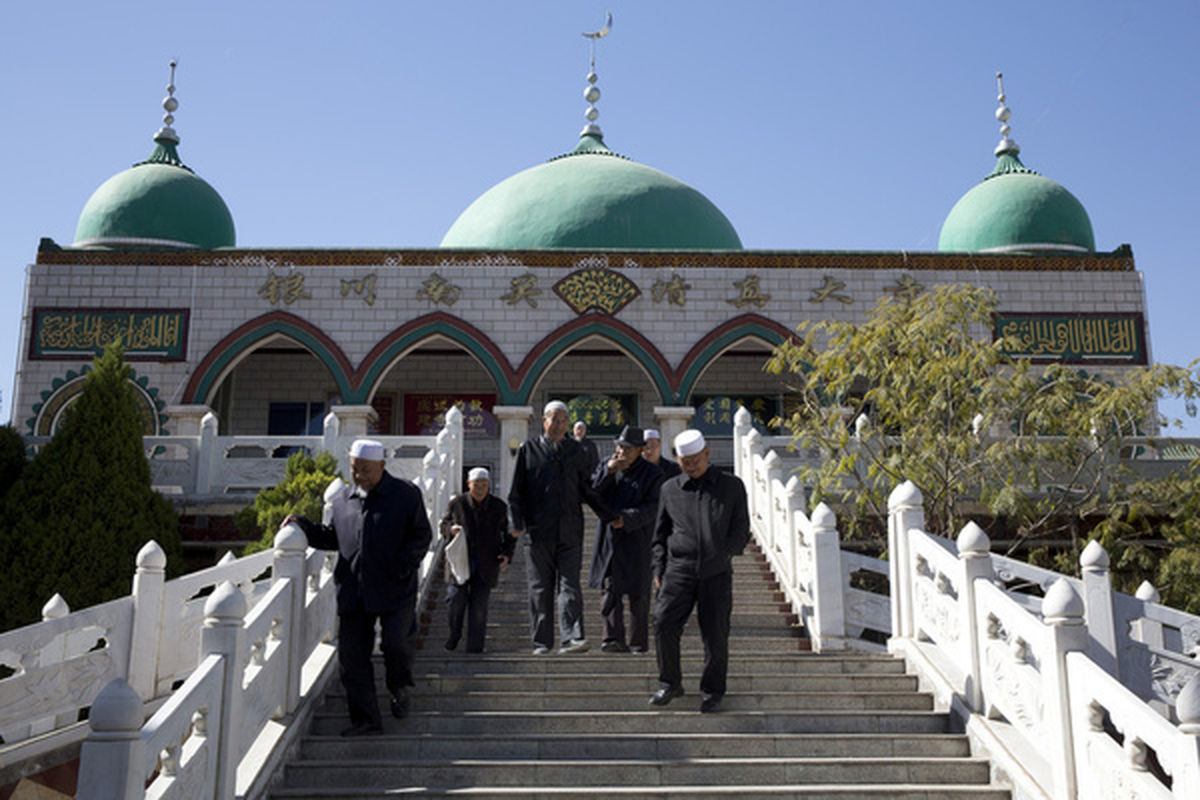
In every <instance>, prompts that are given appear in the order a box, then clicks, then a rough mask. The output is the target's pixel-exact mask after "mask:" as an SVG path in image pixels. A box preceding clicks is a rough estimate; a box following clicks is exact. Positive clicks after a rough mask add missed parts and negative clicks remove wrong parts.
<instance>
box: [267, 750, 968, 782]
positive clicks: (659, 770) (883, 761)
mask: <svg viewBox="0 0 1200 800" xmlns="http://www.w3.org/2000/svg"><path fill="white" fill-rule="evenodd" d="M600 770H603V771H602V772H600V774H599V775H597V774H596V773H597V772H599V771H600ZM989 771H990V770H989V766H988V763H987V761H985V760H982V759H973V758H915V757H906V758H858V759H846V758H761V757H758V758H694V759H658V760H654V761H648V760H642V759H627V760H606V761H603V762H600V763H597V762H595V761H591V760H581V761H568V760H554V761H547V760H540V759H530V760H515V759H514V760H506V761H489V760H482V759H479V760H465V759H464V760H454V761H445V760H430V761H416V760H412V761H395V760H368V759H363V758H356V759H355V760H354V762H353V763H352V764H347V763H346V762H345V761H341V760H332V761H320V760H315V759H307V760H305V761H302V762H298V763H295V764H291V765H289V766H288V767H287V768H286V770H285V781H286V783H288V784H289V785H292V786H306V787H317V786H325V787H328V786H381V787H397V786H432V787H444V788H447V789H448V788H453V787H459V786H479V785H486V786H530V785H533V786H538V787H545V786H567V787H574V786H576V785H578V784H579V783H580V778H581V776H585V775H589V774H591V775H594V776H595V777H596V778H600V779H602V780H603V781H604V782H605V784H607V785H609V786H659V785H664V784H665V785H672V784H675V785H677V784H680V783H694V784H700V785H705V784H714V783H718V782H720V783H726V784H729V783H733V784H745V783H766V784H804V783H838V784H855V783H901V784H903V783H947V782H949V783H959V784H963V783H968V784H972V783H973V784H986V783H987V782H988V779H989Z"/></svg>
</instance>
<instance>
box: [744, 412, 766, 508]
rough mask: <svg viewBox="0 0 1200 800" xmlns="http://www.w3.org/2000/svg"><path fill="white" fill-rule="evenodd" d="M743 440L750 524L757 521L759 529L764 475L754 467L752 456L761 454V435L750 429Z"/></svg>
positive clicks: (762, 448)
mask: <svg viewBox="0 0 1200 800" xmlns="http://www.w3.org/2000/svg"><path fill="white" fill-rule="evenodd" d="M744 441H745V443H746V444H745V448H746V452H745V459H746V477H745V479H744V482H745V484H746V501H747V503H748V505H749V511H750V523H751V524H752V525H754V524H755V523H758V525H757V527H758V528H759V529H760V530H761V528H762V524H761V520H762V517H763V505H764V503H765V501H764V499H763V494H764V492H763V488H764V482H763V479H764V477H765V475H764V474H763V473H761V472H759V470H757V469H755V458H754V457H755V456H761V455H762V452H763V450H764V449H765V448H764V446H763V443H762V436H761V435H760V434H759V432H758V431H756V430H751V431H750V432H749V433H747V434H746V438H745V439H744Z"/></svg>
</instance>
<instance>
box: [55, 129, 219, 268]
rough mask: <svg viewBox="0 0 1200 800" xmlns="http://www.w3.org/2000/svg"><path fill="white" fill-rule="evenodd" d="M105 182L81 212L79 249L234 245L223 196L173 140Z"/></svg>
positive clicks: (77, 232)
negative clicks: (181, 154)
mask: <svg viewBox="0 0 1200 800" xmlns="http://www.w3.org/2000/svg"><path fill="white" fill-rule="evenodd" d="M156 141H157V142H158V147H157V148H155V151H154V154H153V155H152V156H151V157H150V158H149V159H148V160H146V161H143V162H142V163H140V164H136V165H134V166H133V167H131V168H130V169H127V170H125V171H124V172H119V173H117V174H116V175H114V176H112V177H111V178H109V179H108V180H107V181H105V182H104V183H102V184H101V185H100V188H99V189H97V190H96V191H95V192H94V193H93V194H92V196H91V197H90V198H89V199H88V201H87V204H86V205H85V206H84V207H83V212H82V213H81V214H80V215H79V224H78V225H77V226H76V228H75V246H76V247H199V248H204V249H210V248H214V247H233V246H234V244H235V243H236V235H235V233H234V228H233V216H232V215H231V214H230V213H229V208H228V207H227V206H226V205H225V201H224V200H222V199H221V195H219V194H217V192H216V190H215V189H213V188H212V187H211V186H209V185H208V183H206V182H205V181H204V180H203V179H201V178H199V177H197V176H196V175H195V173H193V172H192V171H191V170H190V169H188V168H187V167H186V166H184V164H183V162H181V161H180V160H179V156H178V154H177V153H176V152H175V144H174V142H172V141H170V140H169V139H157V140H156Z"/></svg>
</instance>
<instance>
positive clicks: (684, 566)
mask: <svg viewBox="0 0 1200 800" xmlns="http://www.w3.org/2000/svg"><path fill="white" fill-rule="evenodd" d="M675 452H676V453H677V454H678V455H679V466H680V467H681V468H682V469H683V474H682V475H677V476H675V477H674V478H671V479H670V480H669V481H666V482H664V483H663V485H662V489H661V490H660V493H659V504H658V519H657V521H656V522H655V526H654V539H653V543H652V545H651V550H652V552H653V559H654V561H653V570H654V585H655V586H656V587H657V588H658V589H659V593H658V599H657V600H656V601H655V603H654V624H655V642H654V644H655V651H656V653H657V655H658V681H659V689H658V691H657V692H655V693H654V695H653V696H652V697H651V698H650V703H651V704H652V705H656V706H665V705H666V704H667V703H669V702H671V700H673V699H674V698H676V697H679V696H681V695H682V694H683V674H682V672H681V670H680V666H679V637H680V635H681V634H682V633H683V626H684V623H686V622H687V618H688V616H690V615H691V613H692V607H693V606H695V607H696V617H697V619H698V620H699V622H700V638H701V639H703V640H704V673H703V674H702V675H701V676H700V693H701V702H700V711H701V712H704V713H708V712H710V711H716V710H717V708H718V706H719V705H720V703H721V698H722V697H723V696H724V695H725V676H726V673H727V671H728V666H729V618H730V614H731V612H732V610H733V567H732V565H731V563H730V562H731V559H732V558H733V556H735V555H738V554H740V553H741V552H742V550H743V549H744V548H745V547H746V542H747V541H749V539H750V515H749V512H748V510H747V503H746V487H745V486H743V485H742V481H741V479H740V478H738V477H737V476H735V475H729V474H728V473H725V472H721V471H720V470H718V469H717V468H716V467H711V466H709V463H708V462H709V452H708V445H707V444H706V443H705V441H704V436H703V435H702V434H701V433H700V431H696V430H686V431H684V432H683V433H681V434H679V435H678V436H676V437H675Z"/></svg>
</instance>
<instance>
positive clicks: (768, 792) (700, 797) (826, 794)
mask: <svg viewBox="0 0 1200 800" xmlns="http://www.w3.org/2000/svg"><path fill="white" fill-rule="evenodd" d="M400 794H402V795H403V796H404V797H424V798H431V800H440V799H445V800H449V799H450V798H464V797H465V798H470V800H513V799H514V798H527V799H532V798H537V799H538V800H601V799H602V798H618V799H619V800H693V799H694V800H704V799H705V798H713V800H717V798H736V800H745V798H748V797H749V798H771V800H815V799H817V798H831V800H1009V797H1010V794H1009V792H1008V790H1007V789H1002V788H998V787H991V786H950V785H946V784H936V785H927V784H909V785H905V786H896V785H892V784H883V785H877V784H861V785H856V786H846V785H831V784H811V785H807V786H795V785H784V786H764V785H737V786H663V787H655V788H651V789H647V788H645V787H627V786H584V787H574V788H571V787H537V788H528V789H527V788H523V787H490V786H468V787H456V788H454V789H449V790H444V791H443V790H438V789H430V788H426V787H421V788H413V789H406V790H403V791H402V792H397V791H393V790H390V789H372V788H370V787H366V788H358V787H351V788H344V787H336V788H335V787H330V788H325V787H321V788H294V787H283V788H278V789H275V790H274V791H272V794H271V796H272V797H279V798H286V797H294V798H328V799H329V800H394V798H395V797H397V796H399V795H400Z"/></svg>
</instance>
